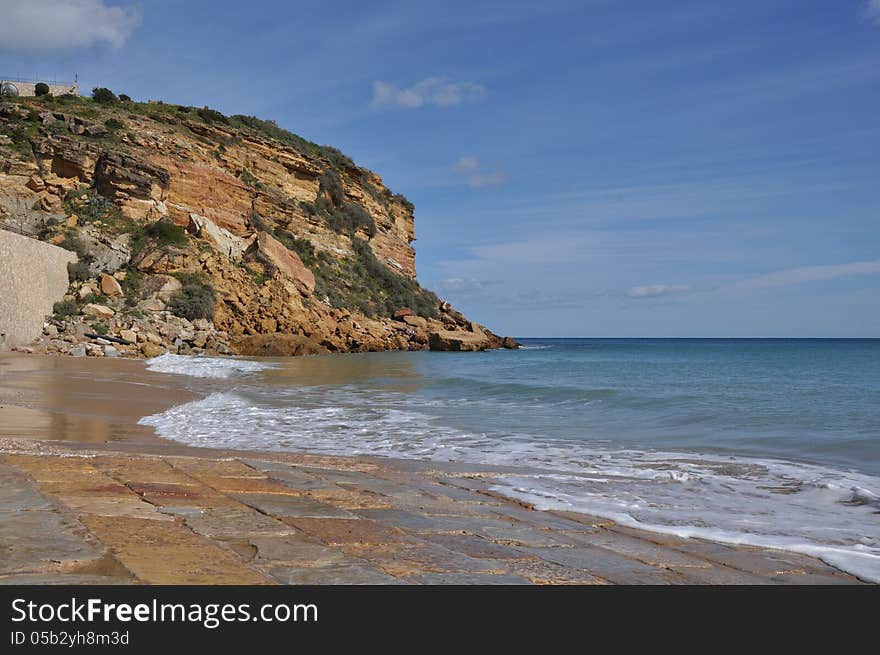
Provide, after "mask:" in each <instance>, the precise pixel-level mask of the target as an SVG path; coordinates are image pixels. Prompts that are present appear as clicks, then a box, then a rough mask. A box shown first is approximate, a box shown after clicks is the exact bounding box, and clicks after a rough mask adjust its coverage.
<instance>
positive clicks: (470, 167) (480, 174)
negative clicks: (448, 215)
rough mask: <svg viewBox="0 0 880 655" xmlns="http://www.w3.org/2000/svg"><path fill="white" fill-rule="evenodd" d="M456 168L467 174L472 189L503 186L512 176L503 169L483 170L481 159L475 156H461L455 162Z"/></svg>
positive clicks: (457, 170)
mask: <svg viewBox="0 0 880 655" xmlns="http://www.w3.org/2000/svg"><path fill="white" fill-rule="evenodd" d="M455 170H456V172H458V173H461V174H462V175H466V176H467V183H468V186H469V187H470V188H472V189H484V188H486V187H492V186H501V185H502V184H507V183H508V182H510V176H509V175H508V174H507V173H505V172H503V171H495V172H491V173H487V172H484V171H482V170H481V169H480V160H479V159H478V158H477V157H473V156H469V157H461V158H459V160H458V161H457V162H455Z"/></svg>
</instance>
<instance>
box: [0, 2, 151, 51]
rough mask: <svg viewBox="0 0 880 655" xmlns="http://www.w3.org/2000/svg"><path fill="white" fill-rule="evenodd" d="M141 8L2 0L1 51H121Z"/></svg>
mask: <svg viewBox="0 0 880 655" xmlns="http://www.w3.org/2000/svg"><path fill="white" fill-rule="evenodd" d="M141 15H142V11H141V8H140V6H135V7H129V8H122V7H112V6H108V5H107V4H105V2H104V0H3V2H2V24H3V28H2V29H3V37H2V38H0V52H8V53H14V54H19V53H34V54H44V53H47V52H57V51H64V50H73V49H76V48H87V47H90V46H94V45H99V44H104V45H110V46H112V47H114V48H120V47H122V45H123V44H124V43H125V41H126V40H127V39H128V37H129V36H130V35H131V33H132V32H133V31H134V29H135V28H136V27H137V26H138V25H139V24H140V22H141Z"/></svg>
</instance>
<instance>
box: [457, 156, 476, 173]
mask: <svg viewBox="0 0 880 655" xmlns="http://www.w3.org/2000/svg"><path fill="white" fill-rule="evenodd" d="M479 167H480V160H479V159H477V158H476V157H462V158H460V159H459V160H458V161H457V162H455V170H457V171H458V172H459V173H473V172H474V171H475V170H477V169H478V168H479Z"/></svg>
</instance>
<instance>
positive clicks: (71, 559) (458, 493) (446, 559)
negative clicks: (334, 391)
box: [0, 442, 858, 584]
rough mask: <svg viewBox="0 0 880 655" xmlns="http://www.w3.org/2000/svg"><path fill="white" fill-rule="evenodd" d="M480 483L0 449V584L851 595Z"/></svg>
mask: <svg viewBox="0 0 880 655" xmlns="http://www.w3.org/2000/svg"><path fill="white" fill-rule="evenodd" d="M44 443H45V442H44ZM4 453H5V454H4ZM495 474H496V472H495V471H493V470H491V469H485V470H480V469H479V468H474V467H460V466H453V465H437V464H432V463H426V462H398V461H384V460H375V459H362V458H338V457H321V456H306V455H299V456H290V455H270V454H258V455H257V454H248V455H243V454H240V453H239V454H236V453H218V452H214V451H204V454H200V455H199V456H197V457H194V456H191V455H190V454H189V453H187V454H185V455H184V454H178V453H175V454H155V453H152V454H148V453H143V452H140V453H132V452H125V451H119V450H117V451H114V450H113V446H112V445H108V446H107V447H106V448H105V449H103V450H94V449H92V450H89V451H85V450H82V449H68V448H67V447H66V446H64V445H60V446H59V445H52V446H45V445H44V446H33V445H31V446H28V447H25V448H18V449H16V447H15V445H14V444H5V445H4V446H3V447H2V449H0V480H2V483H0V554H2V556H0V583H6V584H25V583H38V584H45V583H72V584H116V583H121V584H137V583H145V584H373V583H379V584H400V583H403V584H409V583H415V584H457V583H463V584H529V583H533V584H607V583H620V584H838V583H841V584H852V583H858V580H856V579H855V578H853V577H852V576H849V575H846V574H844V573H842V572H840V571H838V570H836V569H833V568H831V567H829V566H827V565H825V564H823V563H822V562H820V561H818V560H814V559H811V558H809V557H804V556H799V555H795V554H791V553H784V552H776V551H768V550H760V549H751V548H734V547H729V546H724V545H720V544H714V543H710V542H705V541H699V540H686V539H678V538H675V537H667V536H664V535H655V534H651V533H645V532H640V531H637V530H631V529H628V528H625V527H622V526H619V525H616V524H614V523H613V522H611V521H607V520H603V519H598V518H594V517H590V516H586V515H583V514H574V513H564V512H546V511H536V510H534V509H531V508H528V507H526V506H523V505H521V504H517V503H515V502H513V501H510V500H507V499H505V498H502V497H499V496H497V495H495V494H494V493H493V492H491V491H490V487H491V484H492V477H493V475H495Z"/></svg>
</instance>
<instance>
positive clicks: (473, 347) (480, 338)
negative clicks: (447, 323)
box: [428, 330, 490, 352]
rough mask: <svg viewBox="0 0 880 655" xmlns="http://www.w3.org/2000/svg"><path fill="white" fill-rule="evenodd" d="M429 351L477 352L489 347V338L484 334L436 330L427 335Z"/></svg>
mask: <svg viewBox="0 0 880 655" xmlns="http://www.w3.org/2000/svg"><path fill="white" fill-rule="evenodd" d="M428 345H429V346H430V348H431V350H443V351H455V352H458V351H479V350H487V349H488V348H489V347H490V340H489V337H488V336H487V335H486V334H485V333H484V332H467V331H466V330H436V331H434V332H431V333H430V334H429V335H428Z"/></svg>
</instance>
